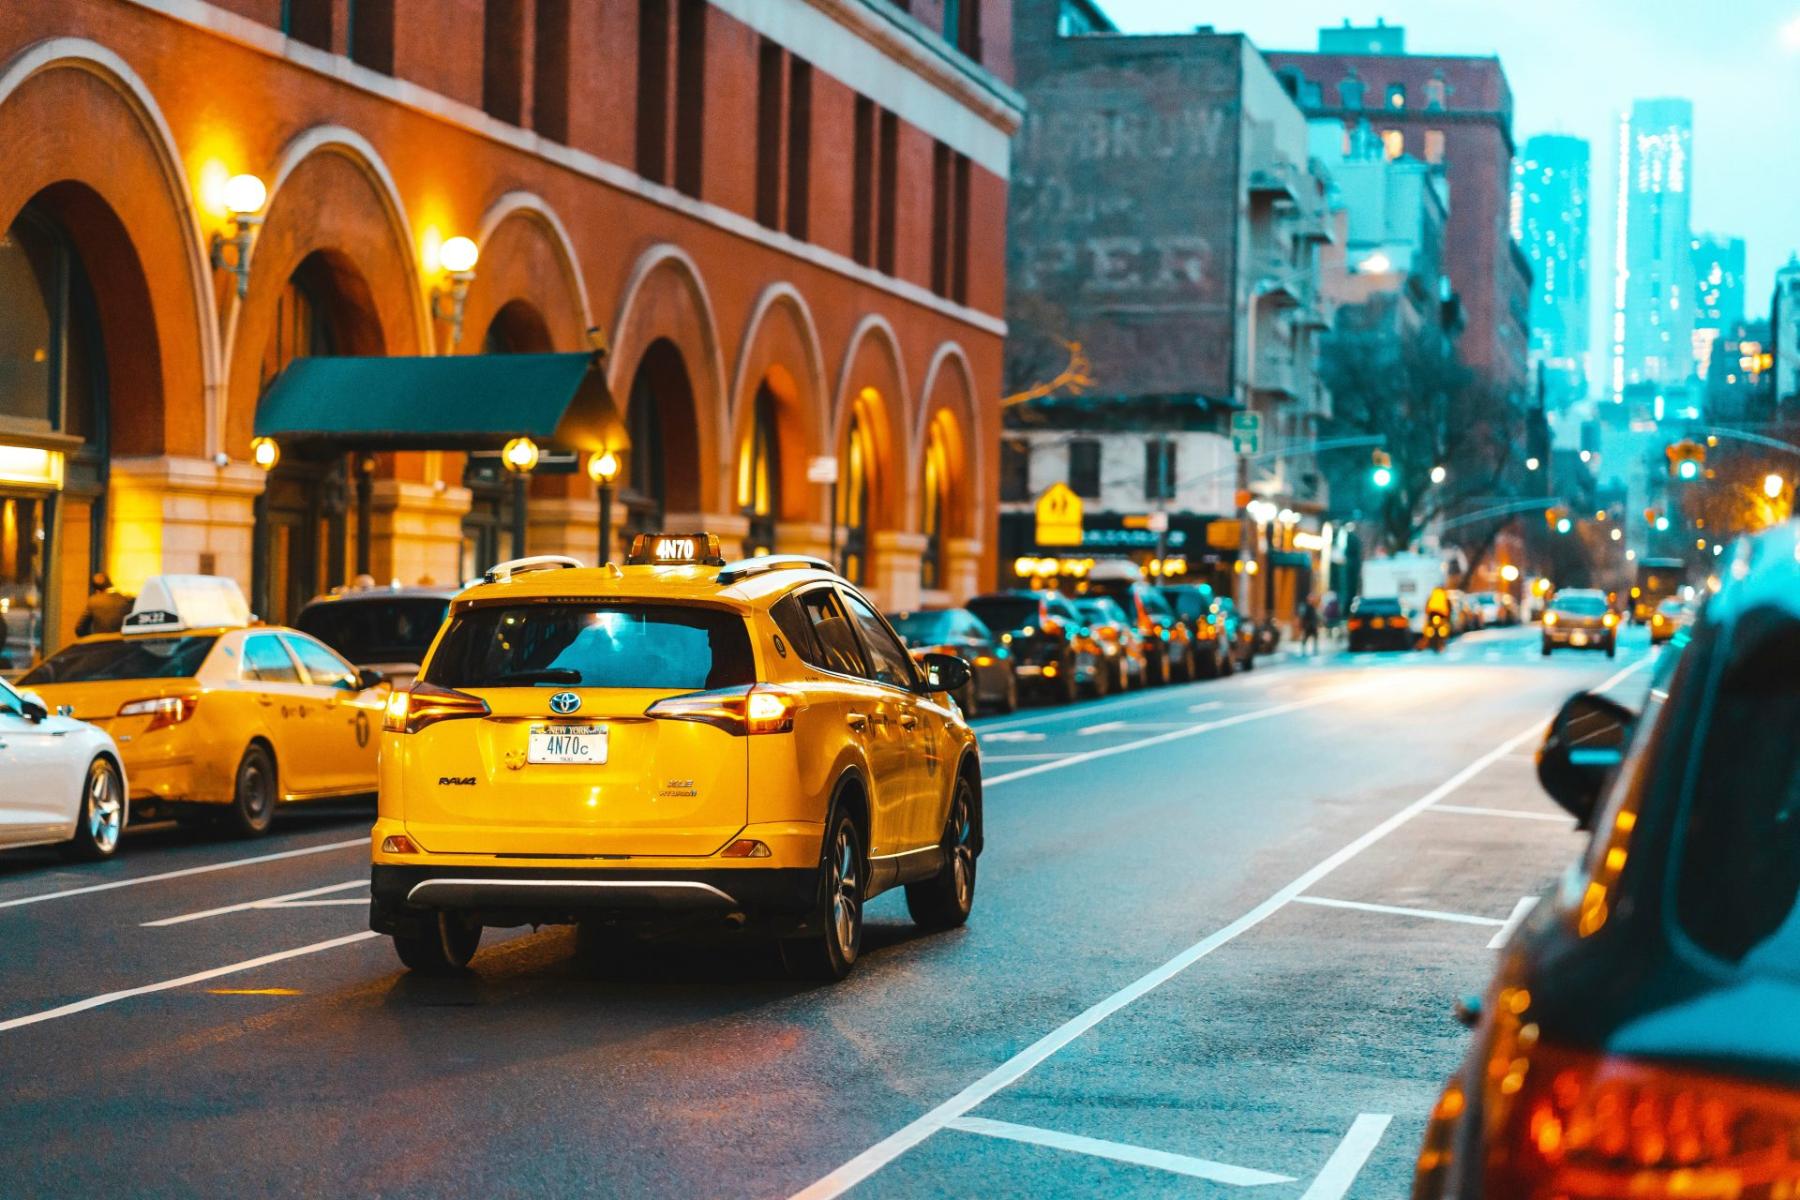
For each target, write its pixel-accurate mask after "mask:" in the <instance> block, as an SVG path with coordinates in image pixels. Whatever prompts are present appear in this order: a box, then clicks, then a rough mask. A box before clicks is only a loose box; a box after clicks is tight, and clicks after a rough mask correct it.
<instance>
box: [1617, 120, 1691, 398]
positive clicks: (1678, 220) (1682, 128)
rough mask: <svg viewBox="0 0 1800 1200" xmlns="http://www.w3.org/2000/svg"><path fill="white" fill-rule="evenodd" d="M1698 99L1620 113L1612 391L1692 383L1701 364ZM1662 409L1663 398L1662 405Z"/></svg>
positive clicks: (1682, 386)
mask: <svg viewBox="0 0 1800 1200" xmlns="http://www.w3.org/2000/svg"><path fill="white" fill-rule="evenodd" d="M1693 145H1694V106H1693V104H1692V103H1691V102H1689V101H1687V100H1639V101H1637V102H1636V103H1635V104H1633V105H1632V106H1631V114H1630V116H1629V117H1626V116H1621V118H1620V120H1619V148H1618V150H1619V197H1618V204H1619V211H1618V214H1617V218H1618V219H1617V231H1616V234H1615V237H1616V238H1617V241H1616V242H1615V244H1614V247H1613V249H1614V264H1615V265H1614V271H1615V273H1614V277H1613V327H1612V342H1613V346H1612V350H1613V364H1612V393H1613V399H1615V400H1619V401H1623V400H1624V399H1625V392H1626V389H1627V388H1631V387H1632V386H1633V385H1635V384H1644V385H1648V386H1647V390H1653V391H1654V392H1656V393H1657V394H1658V395H1659V396H1660V395H1661V394H1663V393H1665V392H1674V391H1676V390H1679V389H1685V388H1686V386H1687V383H1688V380H1689V378H1690V377H1691V376H1692V375H1693V372H1694V353H1693V334H1694V248H1693V237H1692V234H1691V233H1690V231H1689V224H1688V206H1689V184H1690V182H1691V180H1690V179H1689V171H1690V169H1691V167H1692V164H1693ZM1656 408H1657V412H1658V413H1659V415H1660V412H1661V405H1660V404H1658V405H1657V406H1656Z"/></svg>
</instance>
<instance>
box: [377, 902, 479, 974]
mask: <svg viewBox="0 0 1800 1200" xmlns="http://www.w3.org/2000/svg"><path fill="white" fill-rule="evenodd" d="M480 945H481V923H480V922H479V921H476V920H475V919H474V918H472V917H469V916H466V915H464V914H462V913H453V912H442V911H440V912H435V913H432V914H431V915H430V916H429V917H426V918H423V919H421V920H420V921H419V922H418V924H417V926H416V927H415V928H413V929H411V930H409V931H408V932H406V933H396V934H395V935H394V953H396V954H398V955H399V956H400V961H401V962H402V963H404V964H406V966H407V967H408V968H409V969H411V970H414V971H417V972H419V973H420V974H421V975H456V974H460V973H461V972H462V971H463V970H464V969H465V968H466V967H468V965H469V960H470V959H472V958H474V957H475V951H476V949H477V948H478V947H480Z"/></svg>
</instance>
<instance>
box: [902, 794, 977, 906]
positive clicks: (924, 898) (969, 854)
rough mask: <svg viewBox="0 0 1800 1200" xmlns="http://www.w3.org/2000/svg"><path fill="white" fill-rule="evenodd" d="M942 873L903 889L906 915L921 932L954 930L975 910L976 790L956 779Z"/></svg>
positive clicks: (951, 795) (946, 828)
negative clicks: (970, 911) (909, 914)
mask: <svg viewBox="0 0 1800 1200" xmlns="http://www.w3.org/2000/svg"><path fill="white" fill-rule="evenodd" d="M943 847H944V869H943V870H942V871H941V872H939V873H938V875H937V876H935V877H934V878H931V879H926V880H922V881H921V882H919V883H909V884H907V885H906V911H907V912H909V913H911V914H912V919H913V924H915V925H917V926H918V927H919V928H921V929H931V930H940V929H955V928H956V927H957V926H959V925H961V924H963V923H964V922H966V921H967V920H968V919H969V910H970V909H972V908H974V907H975V786H974V785H973V784H971V783H970V782H969V778H968V776H966V775H958V776H957V777H956V785H955V787H954V788H953V789H952V790H951V792H950V814H949V816H948V817H947V818H946V819H945V821H944V841H943Z"/></svg>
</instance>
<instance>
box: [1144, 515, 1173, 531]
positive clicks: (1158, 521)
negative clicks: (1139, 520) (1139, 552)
mask: <svg viewBox="0 0 1800 1200" xmlns="http://www.w3.org/2000/svg"><path fill="white" fill-rule="evenodd" d="M1144 528H1145V529H1148V530H1149V531H1150V532H1151V533H1167V532H1169V514H1168V513H1166V512H1153V513H1149V514H1147V515H1146V516H1145V517H1144Z"/></svg>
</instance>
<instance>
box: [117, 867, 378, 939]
mask: <svg viewBox="0 0 1800 1200" xmlns="http://www.w3.org/2000/svg"><path fill="white" fill-rule="evenodd" d="M368 886H369V881H368V880H366V879H352V880H350V881H349V882H348V883H332V884H327V885H326V886H324V887H316V888H308V889H307V890H306V891H304V892H289V893H288V894H287V895H285V896H264V897H263V898H262V899H261V900H245V901H243V902H242V903H240V904H222V905H220V906H219V907H218V908H205V909H201V910H200V911H199V912H191V913H183V914H181V915H180V916H179V917H164V918H163V919H162V920H160V921H145V922H144V923H143V927H144V928H145V929H161V928H162V927H163V926H165V925H185V924H187V923H188V922H189V921H204V920H205V919H206V918H208V917H222V916H224V915H225V914H226V913H234V912H247V911H248V910H250V909H252V908H278V907H280V906H281V905H282V904H283V903H284V902H286V901H291V900H305V899H307V898H309V897H312V896H323V895H325V894H326V893H327V892H342V891H348V890H349V889H350V888H357V887H368Z"/></svg>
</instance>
